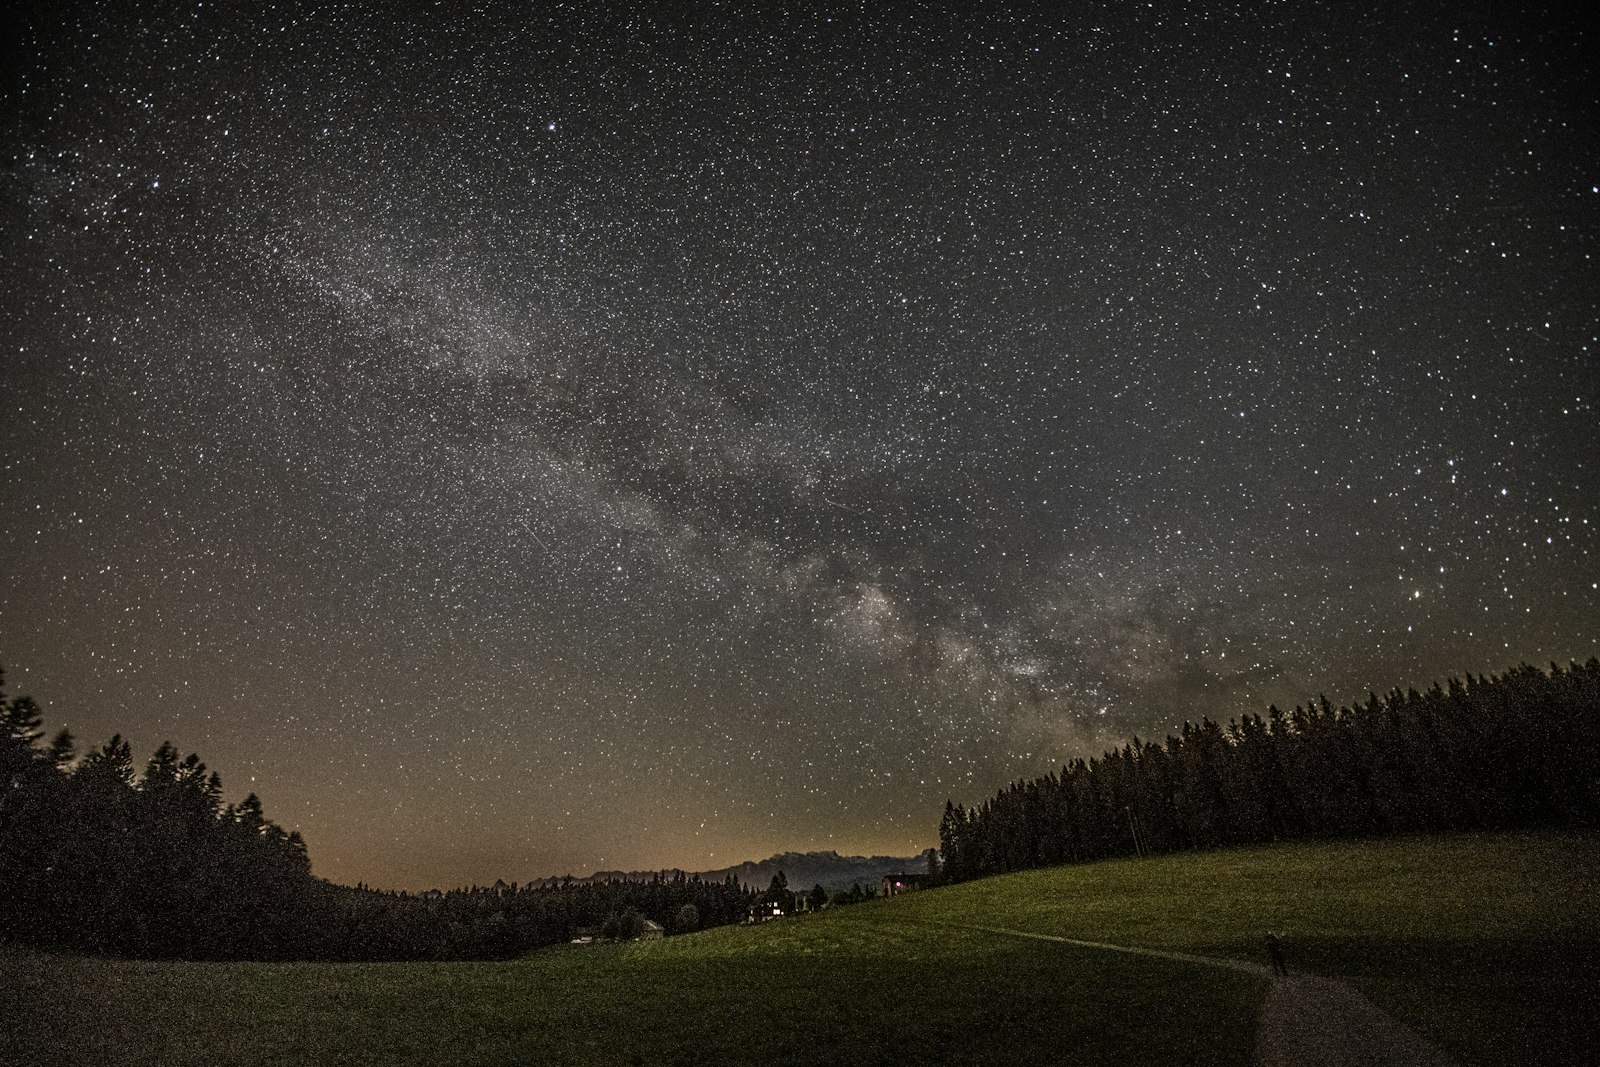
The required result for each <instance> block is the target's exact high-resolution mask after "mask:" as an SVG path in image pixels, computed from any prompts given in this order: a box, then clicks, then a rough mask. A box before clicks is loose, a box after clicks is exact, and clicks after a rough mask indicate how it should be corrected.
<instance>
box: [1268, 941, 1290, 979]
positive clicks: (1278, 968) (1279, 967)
mask: <svg viewBox="0 0 1600 1067" xmlns="http://www.w3.org/2000/svg"><path fill="white" fill-rule="evenodd" d="M1267 958H1269V959H1270V960H1272V973H1273V975H1274V976H1276V977H1280V978H1286V977H1288V974H1289V965H1288V964H1287V963H1284V962H1283V942H1281V941H1279V940H1278V935H1277V934H1268V935H1267Z"/></svg>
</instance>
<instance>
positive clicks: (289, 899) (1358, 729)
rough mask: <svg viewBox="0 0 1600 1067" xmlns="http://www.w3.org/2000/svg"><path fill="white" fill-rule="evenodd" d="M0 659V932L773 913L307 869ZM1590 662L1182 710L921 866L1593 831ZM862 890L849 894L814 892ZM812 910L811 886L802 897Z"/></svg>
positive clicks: (306, 950) (464, 951) (476, 939)
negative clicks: (1277, 702) (97, 736)
mask: <svg viewBox="0 0 1600 1067" xmlns="http://www.w3.org/2000/svg"><path fill="white" fill-rule="evenodd" d="M3 685H4V675H3V674H0V900H3V901H5V903H6V922H5V924H4V925H3V926H0V941H10V942H13V943H17V944H22V945H28V946H32V947H36V948H44V949H53V950H66V951H79V952H95V953H108V954H112V955H118V956H127V957H136V958H149V959H196V960H206V959H210V960H221V959H237V960H444V959H494V958H508V957H512V956H516V955H520V954H522V953H525V952H527V951H529V950H531V949H535V948H540V947H543V946H548V945H554V944H559V943H562V942H566V941H569V940H571V939H572V938H573V937H574V935H576V934H579V933H595V934H598V935H599V936H602V937H606V936H615V937H627V936H631V935H635V934H637V933H638V932H640V930H641V929H642V928H643V926H644V922H645V920H647V919H648V920H652V921H654V922H656V923H659V924H660V925H661V926H662V927H663V928H664V929H665V930H666V931H668V932H671V933H683V932H688V931H690V930H694V929H700V928H703V927H709V926H718V925H725V924H729V923H735V922H740V921H744V920H745V919H746V918H747V917H750V916H753V915H756V914H758V913H761V912H763V911H766V912H768V913H770V912H772V911H773V910H774V909H773V908H771V907H767V908H765V909H764V908H763V907H762V905H763V904H767V905H773V904H781V910H782V912H784V913H787V912H789V911H790V910H792V908H793V906H794V904H795V903H796V900H797V894H794V893H791V892H790V891H789V890H788V888H787V885H786V884H784V882H783V879H782V876H781V874H780V875H779V876H778V877H776V878H774V879H773V884H772V885H771V886H770V887H769V888H768V889H767V890H766V891H765V892H758V891H756V890H753V889H750V888H747V887H745V886H743V885H741V884H740V883H739V882H738V880H737V879H736V878H734V877H733V876H732V875H731V874H730V875H729V876H728V877H727V878H726V879H724V880H720V881H718V880H712V881H703V880H701V879H700V878H699V877H697V876H693V875H686V874H684V873H682V872H674V873H672V874H670V875H669V874H665V873H663V874H659V875H656V876H654V877H651V878H645V879H612V880H602V881H575V880H572V879H566V880H563V881H557V882H548V883H543V884H539V885H528V886H521V887H519V886H516V885H509V886H508V885H505V884H503V883H496V884H495V885H494V886H492V887H472V888H466V889H458V890H453V891H451V892H447V893H437V892H434V893H428V894H412V893H402V892H384V891H378V890H374V889H370V888H368V887H366V886H364V885H358V886H354V887H349V886H340V885H335V884H333V883H330V882H327V881H325V880H323V879H319V878H316V877H314V876H313V875H312V874H311V863H310V859H309V856H308V854H307V850H306V844H305V842H304V841H303V840H302V838H301V837H300V835H299V834H298V833H294V832H286V831H284V830H283V829H282V828H281V827H279V826H278V825H276V824H275V823H273V822H272V821H271V820H270V819H268V818H267V817H266V814H265V811H264V810H263V807H262V804H261V801H260V800H259V798H257V797H256V796H255V795H254V794H251V795H249V796H247V797H245V798H244V799H243V800H242V801H240V802H238V803H236V804H225V803H224V802H223V790H222V782H221V779H220V777H219V776H218V775H217V774H216V773H215V772H212V771H209V770H208V769H207V767H206V765H205V764H204V763H202V762H201V761H200V759H199V757H198V756H197V755H194V754H190V755H188V756H180V754H179V752H178V750H177V749H176V748H174V747H173V746H172V745H171V744H163V745H161V746H160V747H159V748H158V749H157V750H156V751H155V753H154V754H153V755H152V756H151V758H150V759H149V761H148V762H147V763H146V764H145V766H144V768H143V770H142V772H140V771H139V770H138V769H137V768H136V766H135V763H134V759H133V754H132V751H131V748H130V746H129V744H128V742H127V741H125V740H124V739H122V738H121V737H120V736H118V737H113V738H112V739H111V740H110V741H108V742H106V743H105V744H103V745H102V746H100V747H99V748H96V749H93V750H91V751H88V752H87V753H84V754H83V755H81V756H79V755H78V754H77V752H76V746H75V742H74V739H73V738H72V737H71V736H70V734H68V733H67V732H66V731H64V730H63V731H61V732H59V733H57V734H56V735H55V736H54V737H53V738H51V739H49V740H48V741H47V740H46V739H45V732H44V730H43V729H42V726H43V722H42V717H41V715H40V712H39V708H38V706H37V705H36V703H35V702H34V701H33V700H32V699H31V698H29V697H26V696H18V697H14V698H9V699H8V698H7V697H6V696H5V694H4V692H3ZM1597 755H1600V660H1596V659H1592V658H1591V659H1590V660H1589V661H1588V662H1587V663H1585V664H1582V665H1578V664H1573V665H1571V666H1570V667H1569V668H1567V669H1565V670H1563V669H1561V668H1560V667H1557V666H1555V665H1554V664H1552V666H1551V669H1550V670H1549V672H1545V671H1541V670H1539V669H1537V668H1534V667H1529V666H1521V667H1518V668H1515V669H1513V670H1511V671H1509V672H1507V673H1505V674H1503V675H1499V676H1493V675H1491V676H1488V677H1476V678H1475V677H1472V676H1468V678H1467V680H1466V681H1465V682H1460V681H1457V680H1456V679H1453V678H1452V679H1451V680H1450V681H1449V682H1448V683H1447V684H1446V685H1445V686H1443V687H1441V686H1439V685H1437V684H1436V685H1434V686H1433V687H1432V688H1430V689H1429V690H1428V691H1427V692H1426V693H1418V692H1416V691H1415V690H1410V691H1406V692H1401V691H1400V690H1398V689H1396V690H1393V691H1391V692H1390V693H1389V694H1388V696H1386V697H1384V698H1381V699H1380V698H1379V697H1378V696H1376V695H1375V694H1374V695H1371V696H1370V698H1369V699H1368V701H1367V702H1366V703H1365V704H1362V705H1360V706H1357V707H1340V708H1337V709H1335V708H1334V707H1333V706H1332V705H1331V704H1330V703H1329V702H1328V701H1327V700H1326V699H1325V698H1323V699H1320V700H1318V701H1316V702H1313V703H1310V704H1307V705H1305V706H1302V707H1297V708H1295V709H1294V711H1293V712H1288V713H1285V712H1282V711H1280V710H1279V709H1277V708H1276V707H1273V708H1269V709H1268V712H1267V715H1266V717H1265V718H1263V717H1262V716H1260V715H1247V716H1245V717H1243V718H1241V719H1237V720H1234V721H1231V722H1229V723H1228V725H1227V726H1226V727H1224V726H1222V725H1220V724H1218V723H1216V722H1213V721H1212V720H1210V719H1202V720H1201V722H1200V723H1199V725H1194V724H1192V723H1185V724H1184V727H1183V729H1182V732H1181V734H1180V735H1178V736H1169V737H1168V738H1167V739H1166V741H1165V743H1159V742H1147V741H1142V740H1140V739H1139V738H1134V739H1133V740H1132V741H1131V742H1129V743H1128V744H1125V745H1123V746H1122V747H1121V748H1119V749H1112V750H1110V751H1108V752H1105V753H1104V754H1102V755H1101V756H1099V757H1096V758H1090V759H1087V760H1084V759H1078V760H1075V761H1073V762H1072V763H1070V764H1068V765H1067V766H1065V767H1063V768H1062V769H1061V771H1060V773H1059V774H1057V773H1051V774H1047V775H1045V776H1044V777H1042V778H1035V779H1032V780H1027V781H1018V782H1015V783H1013V784H1012V785H1010V786H1009V787H1007V788H1005V789H1002V790H1000V791H999V793H997V794H996V795H995V796H994V797H993V798H992V799H990V800H988V801H987V802H985V803H983V804H982V805H979V806H977V807H974V808H967V807H964V806H962V805H958V804H954V803H951V802H947V803H946V805H945V810H944V817H943V819H942V821H941V822H940V825H939V845H940V848H939V853H938V862H937V865H936V866H937V869H936V870H935V871H934V872H932V874H933V876H934V880H935V881H949V882H958V881H965V880H968V879H973V878H980V877H983V876H986V875H990V874H998V873H1002V872H1006V871H1014V870H1019V869H1023V868H1028V867H1038V866H1046V865H1053V864H1061V863H1079V862H1085V861H1090V860H1096V859H1102V858H1107V857H1113V856H1137V855H1142V854H1154V853H1170V852H1177V851H1180V850H1205V849H1215V848H1220V847H1224V846H1229V845H1244V844H1259V843H1266V842H1273V841H1283V840H1291V839H1331V838H1346V837H1359V836H1378V835H1389V834H1399V833H1411V832H1425V831H1449V830H1471V829H1507V828H1517V827H1535V826H1555V827H1571V828H1593V827H1594V826H1595V825H1596V823H1597V822H1600V777H1597V766H1600V764H1597ZM866 895H868V894H865V893H863V892H862V891H861V890H860V889H859V888H857V889H856V891H855V892H854V893H853V894H841V895H839V896H836V897H834V898H833V899H832V901H831V903H833V904H844V903H851V902H853V901H855V900H859V899H863V898H864V897H865V896H866ZM826 901H827V898H826V896H825V894H823V891H822V888H821V887H820V886H818V887H816V888H815V889H813V891H812V892H811V894H809V895H808V900H807V903H808V904H810V905H811V906H813V907H820V906H822V905H823V904H824V902H826Z"/></svg>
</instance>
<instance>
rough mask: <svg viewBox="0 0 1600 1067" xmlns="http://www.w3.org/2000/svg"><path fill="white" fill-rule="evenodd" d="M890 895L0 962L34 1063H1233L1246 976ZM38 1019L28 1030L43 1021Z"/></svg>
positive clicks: (1257, 989) (1246, 1031)
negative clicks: (150, 954) (196, 959)
mask: <svg viewBox="0 0 1600 1067" xmlns="http://www.w3.org/2000/svg"><path fill="white" fill-rule="evenodd" d="M894 910H895V909H894V908H893V907H892V906H888V905H876V906H870V907H869V906H866V905H863V906H861V907H858V908H855V909H851V910H847V911H841V912H839V913H837V914H835V915H820V916H815V917H808V918H802V919H799V920H795V921H790V922H787V923H772V924H768V925H767V926H764V927H761V928H759V929H723V930H715V931H709V932H707V933H704V934H700V935H695V936H693V937H682V938H676V939H673V940H671V941H665V942H656V943H650V944H643V943H641V944H637V945H629V946H612V947H597V948H588V949H578V950H571V951H556V952H547V953H542V954H540V955H538V956H536V957H534V958H531V959H527V960H521V961H517V962H513V963H480V964H459V963H458V964H388V965H371V966H368V965H337V966H330V965H312V964H298V965H294V964H289V965H263V964H255V965H248V964H161V963H127V962H108V961H91V960H63V959H59V958H44V957H33V958H26V957H24V958H20V959H12V960H10V961H8V964H9V965H10V966H11V967H14V968H15V969H16V973H17V974H18V975H19V976H20V978H21V985H22V989H21V994H22V998H23V999H22V1002H23V1003H27V1004H30V1005H41V1006H43V1012H42V1018H39V1017H36V1018H35V1020H34V1023H33V1025H32V1026H31V1027H30V1029H31V1030H32V1032H33V1033H35V1034H37V1035H38V1036H39V1037H40V1039H41V1043H40V1045H39V1047H38V1052H39V1057H40V1060H42V1061H45V1062H62V1063H85V1062H91V1063H118V1064H124V1063H128V1064H133V1063H146V1064H157V1063H159V1064H218V1065H225V1064H260V1063H347V1064H412V1063H416V1064H423V1063H426V1064H435V1063H463V1064H513V1063H517V1064H525V1063H551V1064H567V1063H577V1064H588V1063H593V1064H658V1063H667V1064H678V1063H681V1064H690V1063H694V1064H703V1063H717V1064H841V1065H842V1064H851V1065H856V1064H861V1063H870V1062H890V1061H900V1060H908V1059H909V1060H911V1061H913V1062H921V1063H933V1064H939V1063H949V1064H1016V1063H1063V1064H1078V1063H1082V1064H1093V1063H1109V1062H1114V1061H1116V1060H1117V1059H1119V1058H1121V1057H1123V1056H1125V1054H1126V1051H1127V1050H1128V1049H1130V1048H1138V1049H1140V1050H1141V1051H1140V1057H1141V1058H1140V1062H1148V1063H1156V1064H1182V1063H1239V1062H1244V1061H1245V1060H1247V1059H1248V1055H1249V1049H1250V1046H1251V1042H1252V1040H1253V1035H1254V1025H1255V1020H1254V1014H1255V1007H1256V1004H1257V1003H1258V1001H1259V998H1260V993H1261V983H1258V982H1255V981H1252V980H1251V979H1250V978H1248V977H1247V976H1239V977H1237V978H1230V979H1229V980H1226V981H1217V980H1215V978H1214V977H1213V976H1211V975H1197V974H1182V975H1178V974H1173V973H1170V972H1169V970H1168V968H1166V967H1165V966H1164V965H1162V964H1160V963H1157V964H1156V965H1154V966H1152V965H1151V963H1150V962H1149V961H1144V960H1138V959H1133V958H1129V957H1124V956H1119V955H1115V954H1111V953H1078V952H1062V951H1060V950H1059V949H1058V948H1057V947H1056V946H1052V945H1048V944H1045V943H1042V942H1036V941H1035V942H1029V941H1021V940H1016V939H1009V938H1000V939H997V938H993V937H989V936H985V935H980V934H976V933H972V932H965V931H958V930H957V931H952V930H943V929H939V928H937V927H932V926H928V925H923V924H911V925H906V924H902V923H900V922H899V921H898V920H897V919H896V918H895V916H894ZM41 1022H42V1024H43V1025H42V1026H41V1025H39V1024H40V1023H41Z"/></svg>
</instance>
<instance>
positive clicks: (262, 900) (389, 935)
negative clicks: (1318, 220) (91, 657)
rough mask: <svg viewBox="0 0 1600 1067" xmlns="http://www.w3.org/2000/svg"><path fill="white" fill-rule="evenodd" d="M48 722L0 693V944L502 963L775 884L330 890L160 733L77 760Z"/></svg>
mask: <svg viewBox="0 0 1600 1067" xmlns="http://www.w3.org/2000/svg"><path fill="white" fill-rule="evenodd" d="M3 684H4V675H3V674H0V689H3ZM41 726H42V718H41V716H40V713H39V708H38V706H37V704H36V703H35V702H34V701H33V700H32V699H31V698H30V697H26V696H19V697H14V698H11V699H7V698H6V696H5V694H4V692H3V691H0V786H3V789H0V901H4V902H5V922H4V923H3V924H0V941H11V942H13V943H16V944H23V945H28V946H31V947H35V948H45V949H56V950H67V951H80V952H96V953H108V954H111V955H117V956H128V957H137V958H145V959H193V960H221V959H232V960H418V959H430V960H442V959H492V958H506V957H511V956H515V955H519V954H521V953H524V952H526V951H528V950H530V949H534V948H539V947H542V946H546V945H552V944H557V943H561V942H565V941H568V940H570V939H571V938H572V936H573V935H574V934H575V933H577V932H579V931H580V930H583V931H589V930H593V931H594V932H596V933H598V934H600V935H602V936H606V935H612V936H619V937H622V936H628V935H630V934H636V933H637V932H638V931H639V929H640V928H641V927H642V925H643V922H644V920H645V919H650V920H653V921H655V922H657V923H659V924H661V926H662V927H663V928H664V929H666V930H668V931H671V932H674V933H679V932H686V931H687V930H691V929H699V928H702V927H708V926H717V925H722V924H726V923H732V922H739V921H742V920H744V919H745V918H746V917H747V916H748V915H749V913H750V911H751V909H752V907H754V906H755V905H756V904H757V903H758V902H759V901H760V900H761V899H762V898H763V897H764V896H765V895H766V894H758V893H757V892H755V891H753V890H749V889H746V888H745V887H744V886H742V885H740V884H739V883H738V882H737V881H736V880H735V879H733V878H732V877H731V876H730V877H729V878H728V879H727V880H726V881H721V882H702V881H701V880H700V879H699V878H696V877H692V876H687V875H684V874H682V873H681V872H680V873H677V874H674V875H671V876H667V875H660V876H657V877H655V878H652V879H646V880H611V881H604V882H576V881H570V880H569V881H565V882H557V883H554V884H547V885H541V886H525V887H518V886H515V885H511V886H506V885H503V884H499V883H497V884H496V885H495V886H492V887H487V888H485V887H473V888H469V889H459V890H454V891H451V892H448V893H438V894H436V893H429V894H423V895H419V894H411V893H399V892H382V891H377V890H373V889H369V888H367V887H366V886H355V887H348V886H340V885H335V884H332V883H330V882H327V881H325V880H322V879H318V878H315V877H313V876H312V874H311V862H310V858H309V856H308V855H307V851H306V845H305V842H304V841H303V840H302V839H301V837H300V835H299V834H298V833H294V832H285V831H284V830H283V829H282V828H281V827H279V826H277V825H276V824H274V823H273V822H272V821H271V820H270V819H268V818H267V817H266V814H265V812H264V811H263V808H262V804H261V801H260V800H259V799H258V798H257V797H256V796H255V795H254V794H251V795H250V796H247V797H245V798H244V800H242V801H240V802H239V803H237V804H224V803H223V800H222V797H223V792H222V781H221V778H220V777H219V776H218V775H217V774H216V773H215V772H210V771H208V770H207V768H206V765H205V764H204V763H202V762H201V761H200V759H199V757H198V756H197V755H193V754H191V755H188V756H184V757H181V758H180V756H179V753H178V750H177V749H175V748H173V746H172V745H170V744H163V745H162V746H161V747H160V748H158V749H157V750H156V752H155V754H154V755H153V756H152V757H151V758H150V760H149V762H148V763H147V764H146V765H145V767H144V769H143V772H142V773H138V772H137V770H136V767H135V765H134V760H133V754H132V751H131V749H130V746H129V744H128V742H127V741H125V740H123V739H122V738H121V737H120V736H118V737H113V738H112V739H111V740H110V741H108V742H106V743H105V744H104V745H102V746H101V747H99V748H97V749H94V750H92V751H90V752H87V753H86V754H84V755H83V756H82V757H81V758H75V746H74V741H73V738H72V737H71V735H70V734H68V733H67V732H66V731H61V732H60V733H57V734H56V735H55V736H54V737H53V738H52V739H51V740H49V741H48V742H46V741H45V740H44V736H45V735H44V732H43V731H42V729H41ZM769 892H770V890H769Z"/></svg>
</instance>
